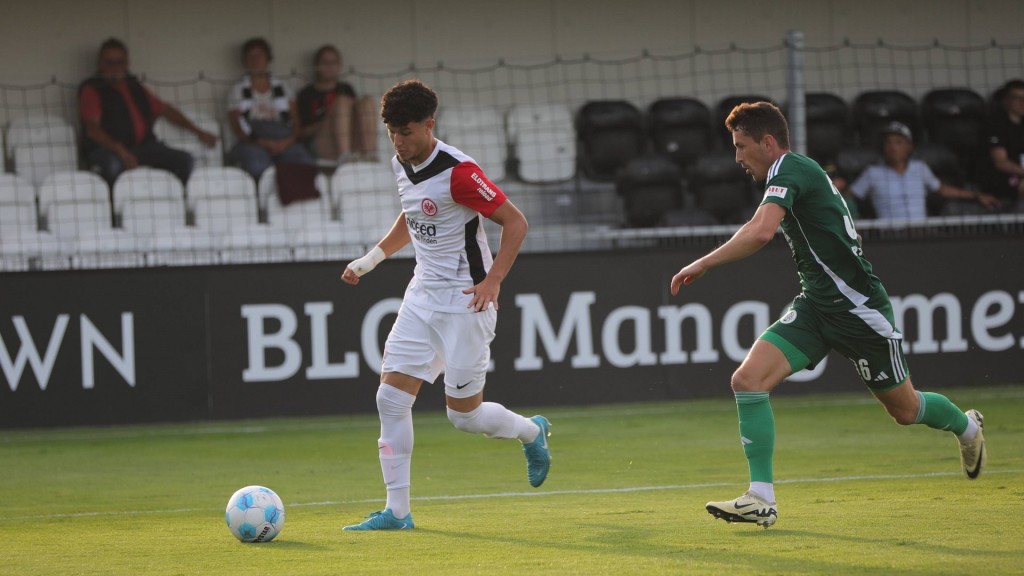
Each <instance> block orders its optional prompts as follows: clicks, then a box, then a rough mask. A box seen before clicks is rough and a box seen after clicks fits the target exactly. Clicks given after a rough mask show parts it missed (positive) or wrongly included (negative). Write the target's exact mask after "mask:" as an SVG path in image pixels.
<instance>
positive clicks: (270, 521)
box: [224, 486, 284, 542]
mask: <svg viewBox="0 0 1024 576" xmlns="http://www.w3.org/2000/svg"><path fill="white" fill-rule="evenodd" d="M224 518H225V519H226V520H227V523H228V529H229V530H231V533H232V534H234V535H235V538H238V539H239V540H241V541H242V542H270V541H271V540H273V539H274V537H275V536H277V535H278V534H279V533H280V532H281V528H283V527H284V504H282V503H281V499H280V498H278V496H277V494H275V493H274V491H273V490H271V489H270V488H264V487H263V486H246V487H245V488H241V489H239V490H238V491H237V492H235V493H234V494H232V495H231V498H230V499H229V500H228V507H227V510H226V511H225V512H224Z"/></svg>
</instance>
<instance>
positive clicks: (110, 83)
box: [78, 38, 217, 185]
mask: <svg viewBox="0 0 1024 576" xmlns="http://www.w3.org/2000/svg"><path fill="white" fill-rule="evenodd" d="M78 114H79V117H80V118H81V120H82V135H83V139H82V140H83V144H82V153H83V157H84V158H85V161H86V165H87V166H88V167H89V168H90V169H92V170H95V171H96V172H98V173H99V174H100V175H101V176H103V178H104V179H105V180H106V181H107V182H108V183H109V184H111V185H112V184H113V183H114V180H116V179H117V176H118V175H119V174H120V173H121V172H123V171H124V170H128V169H131V168H135V167H136V166H140V165H142V166H152V167H154V168H161V169H164V170H167V171H169V172H172V173H174V175H175V176H177V177H178V178H179V179H181V181H182V183H185V182H186V181H187V180H188V175H189V173H191V172H192V162H193V160H192V156H191V155H190V154H189V153H188V152H184V151H182V150H175V149H174V148H170V147H168V146H166V145H165V144H163V143H162V142H160V141H159V140H157V139H156V137H155V136H154V135H153V123H154V122H156V119H157V118H159V117H161V116H162V117H164V118H166V119H167V120H169V121H170V122H171V123H173V124H176V125H178V126H181V127H182V128H184V129H186V130H188V131H189V132H192V133H193V134H195V135H196V137H197V138H199V140H200V141H202V142H203V144H206V145H207V146H213V145H214V144H216V142H217V137H216V136H214V135H213V134H210V133H209V132H206V131H204V130H202V129H200V128H199V127H198V126H196V125H195V124H193V123H192V121H191V120H189V119H188V118H186V117H185V115H183V114H182V113H181V112H180V111H179V110H178V109H177V108H175V107H174V106H171V105H170V104H167V103H166V102H162V101H161V100H160V99H159V98H157V97H156V96H154V95H153V93H152V92H150V91H149V90H147V89H146V87H145V86H143V85H142V83H141V82H139V81H138V79H136V78H135V77H134V76H132V75H130V74H129V73H128V48H127V47H126V46H125V45H124V43H123V42H121V41H120V40H117V39H116V38H110V39H109V40H107V41H105V42H104V43H103V45H102V46H100V54H99V62H98V64H97V73H96V75H95V76H93V77H91V78H89V79H88V80H86V81H84V82H82V84H81V85H80V86H79V88H78Z"/></svg>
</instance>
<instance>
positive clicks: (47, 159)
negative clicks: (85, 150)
mask: <svg viewBox="0 0 1024 576" xmlns="http://www.w3.org/2000/svg"><path fill="white" fill-rule="evenodd" d="M77 168H78V151H77V148H76V147H75V144H74V143H71V144H56V143H51V144H20V145H18V146H17V147H15V148H14V171H15V173H17V174H18V175H20V176H22V177H24V178H25V179H26V180H28V181H29V182H32V185H33V186H39V185H40V184H42V183H43V180H46V177H47V176H49V175H50V174H53V173H54V172H67V171H71V170H76V169H77Z"/></svg>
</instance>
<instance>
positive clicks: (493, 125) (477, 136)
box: [437, 105, 508, 182]
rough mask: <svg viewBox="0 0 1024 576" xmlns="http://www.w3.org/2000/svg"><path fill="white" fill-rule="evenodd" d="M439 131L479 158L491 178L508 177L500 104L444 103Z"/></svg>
mask: <svg viewBox="0 0 1024 576" xmlns="http://www.w3.org/2000/svg"><path fill="white" fill-rule="evenodd" d="M437 134H438V137H439V138H440V139H441V140H443V141H445V142H447V143H448V144H451V145H452V146H455V147H456V148H458V149H459V150H462V151H463V152H465V153H466V154H468V155H469V156H471V157H472V158H473V159H474V160H476V163H477V165H478V166H480V168H482V169H483V171H484V173H485V174H487V177H488V178H490V179H491V181H493V182H498V181H500V180H503V179H504V178H505V156H506V154H507V151H508V142H507V140H506V138H505V126H504V122H503V121H502V116H501V113H500V112H498V109H497V108H493V107H490V106H450V105H442V106H441V107H440V109H439V111H438V116H437Z"/></svg>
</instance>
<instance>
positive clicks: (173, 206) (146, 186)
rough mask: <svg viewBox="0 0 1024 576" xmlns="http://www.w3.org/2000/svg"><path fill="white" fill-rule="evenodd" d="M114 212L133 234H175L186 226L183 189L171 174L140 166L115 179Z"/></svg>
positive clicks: (123, 226) (145, 235) (147, 235)
mask: <svg viewBox="0 0 1024 576" xmlns="http://www.w3.org/2000/svg"><path fill="white" fill-rule="evenodd" d="M114 212H115V214H119V215H120V217H121V227H122V228H124V229H126V230H131V231H132V232H133V233H134V234H135V235H136V236H144V237H152V236H156V235H161V234H174V233H176V232H178V231H180V230H181V229H183V228H184V227H185V191H184V187H183V186H182V184H181V181H180V180H178V179H177V177H175V176H174V175H173V174H171V173H170V172H167V171H164V170H158V169H155V168H147V167H139V168H133V169H132V170H128V171H125V172H122V173H121V175H120V176H119V177H118V179H117V181H116V182H114Z"/></svg>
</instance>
